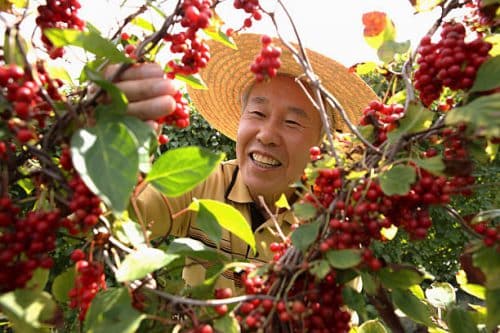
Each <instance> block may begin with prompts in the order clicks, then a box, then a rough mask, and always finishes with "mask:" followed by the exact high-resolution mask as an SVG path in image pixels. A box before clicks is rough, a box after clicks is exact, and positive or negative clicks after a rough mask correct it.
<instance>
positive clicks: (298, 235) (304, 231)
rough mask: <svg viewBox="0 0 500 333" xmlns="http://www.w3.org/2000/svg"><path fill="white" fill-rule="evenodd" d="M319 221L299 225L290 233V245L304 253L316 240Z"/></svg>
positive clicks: (319, 225)
mask: <svg viewBox="0 0 500 333" xmlns="http://www.w3.org/2000/svg"><path fill="white" fill-rule="evenodd" d="M320 227H321V222H320V221H315V222H311V223H306V224H302V225H300V226H299V227H298V228H297V229H295V230H294V231H293V232H292V235H291V239H292V244H293V246H295V247H296V248H298V249H299V250H300V251H302V252H306V251H307V249H308V248H309V246H311V244H312V243H314V241H315V240H316V238H318V232H319V228H320Z"/></svg>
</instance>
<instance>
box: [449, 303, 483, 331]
mask: <svg viewBox="0 0 500 333" xmlns="http://www.w3.org/2000/svg"><path fill="white" fill-rule="evenodd" d="M446 321H447V323H448V328H449V329H450V333H479V330H478V329H477V326H476V324H475V323H474V320H473V318H472V315H471V314H470V312H469V311H467V310H465V309H461V308H459V307H453V308H452V309H450V311H449V312H448V315H447V316H446Z"/></svg>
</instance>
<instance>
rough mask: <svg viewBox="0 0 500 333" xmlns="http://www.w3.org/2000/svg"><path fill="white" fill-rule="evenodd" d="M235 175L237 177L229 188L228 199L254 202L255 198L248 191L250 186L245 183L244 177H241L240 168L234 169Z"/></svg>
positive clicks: (238, 201) (239, 201)
mask: <svg viewBox="0 0 500 333" xmlns="http://www.w3.org/2000/svg"><path fill="white" fill-rule="evenodd" d="M233 177H236V178H235V180H234V182H233V183H232V186H231V188H230V189H229V193H228V195H227V199H229V200H231V201H233V202H237V203H250V202H253V199H252V197H251V196H250V192H249V191H248V187H247V186H246V185H245V183H243V179H242V178H241V173H240V172H239V168H235V169H234V171H233Z"/></svg>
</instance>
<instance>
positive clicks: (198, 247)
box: [167, 238, 224, 262]
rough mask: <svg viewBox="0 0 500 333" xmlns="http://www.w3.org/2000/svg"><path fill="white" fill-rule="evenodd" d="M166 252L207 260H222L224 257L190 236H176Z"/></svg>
mask: <svg viewBox="0 0 500 333" xmlns="http://www.w3.org/2000/svg"><path fill="white" fill-rule="evenodd" d="M167 253H168V254H178V255H181V256H185V257H193V258H199V259H203V260H208V261H218V262H220V261H222V260H223V259H224V257H223V256H222V255H221V254H219V253H217V252H216V251H215V250H214V249H212V248H210V247H208V246H206V245H205V244H203V243H202V242H200V241H197V240H194V239H192V238H176V239H174V240H173V241H172V242H171V243H170V244H169V245H168V249H167Z"/></svg>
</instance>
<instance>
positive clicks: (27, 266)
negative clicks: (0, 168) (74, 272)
mask: <svg viewBox="0 0 500 333" xmlns="http://www.w3.org/2000/svg"><path fill="white" fill-rule="evenodd" d="M19 212H20V208H19V207H17V206H16V205H15V204H14V203H13V202H12V200H11V199H10V198H9V197H2V198H0V262H1V263H2V269H1V270H0V292H7V291H10V290H14V289H16V288H24V287H25V285H26V283H27V282H28V281H29V280H30V279H31V277H32V275H33V271H34V270H35V269H37V268H39V267H40V268H46V269H48V268H51V267H52V265H53V260H52V257H51V256H50V255H49V252H50V251H53V250H54V249H55V247H56V231H57V229H58V228H59V223H60V222H59V221H60V214H59V212H58V211H52V212H42V211H30V212H28V213H27V214H26V216H25V217H24V218H19V216H18V214H19Z"/></svg>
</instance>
